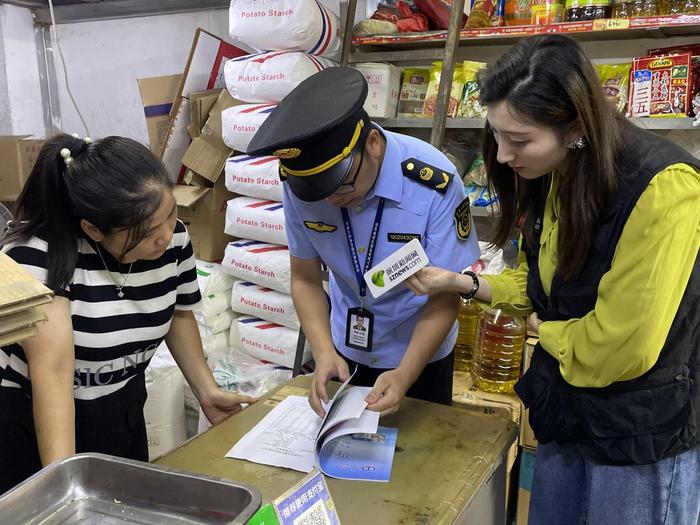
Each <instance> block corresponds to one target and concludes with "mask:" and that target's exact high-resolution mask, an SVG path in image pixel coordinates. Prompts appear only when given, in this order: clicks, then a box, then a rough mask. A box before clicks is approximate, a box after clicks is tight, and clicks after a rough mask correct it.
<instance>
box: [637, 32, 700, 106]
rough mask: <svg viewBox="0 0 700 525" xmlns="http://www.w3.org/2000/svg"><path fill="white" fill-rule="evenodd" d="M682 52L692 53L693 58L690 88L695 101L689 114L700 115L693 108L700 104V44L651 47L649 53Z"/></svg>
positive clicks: (674, 53)
mask: <svg viewBox="0 0 700 525" xmlns="http://www.w3.org/2000/svg"><path fill="white" fill-rule="evenodd" d="M680 53H690V54H691V55H692V56H693V58H692V59H691V63H690V64H691V70H692V71H691V75H692V82H691V84H690V85H691V86H692V87H691V88H690V100H691V101H692V102H693V103H691V104H690V107H689V108H688V116H691V117H692V116H696V117H700V112H699V111H698V110H697V109H693V108H694V105H700V44H689V45H686V46H675V47H674V46H671V47H660V48H657V49H650V50H649V52H648V53H647V54H648V55H649V56H661V55H677V54H680Z"/></svg>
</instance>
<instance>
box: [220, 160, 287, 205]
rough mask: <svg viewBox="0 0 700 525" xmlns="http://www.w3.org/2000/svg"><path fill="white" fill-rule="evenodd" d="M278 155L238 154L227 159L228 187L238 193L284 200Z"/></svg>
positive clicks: (259, 197) (258, 197) (266, 198)
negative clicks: (254, 155) (256, 155)
mask: <svg viewBox="0 0 700 525" xmlns="http://www.w3.org/2000/svg"><path fill="white" fill-rule="evenodd" d="M279 165H280V163H279V159H278V158H277V157H251V156H250V155H238V156H236V157H231V158H230V159H228V161H226V189H227V190H228V191H230V192H233V193H237V194H238V195H245V196H248V197H255V198H257V199H265V200H273V201H282V181H281V180H280V176H279Z"/></svg>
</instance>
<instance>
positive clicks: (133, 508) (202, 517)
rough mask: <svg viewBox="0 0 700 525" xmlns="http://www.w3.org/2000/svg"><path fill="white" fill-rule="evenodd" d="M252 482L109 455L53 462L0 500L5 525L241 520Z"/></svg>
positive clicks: (249, 508) (251, 499)
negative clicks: (214, 476) (204, 474)
mask: <svg viewBox="0 0 700 525" xmlns="http://www.w3.org/2000/svg"><path fill="white" fill-rule="evenodd" d="M260 500H261V499H260V493H259V492H258V491H257V490H256V489H255V488H253V487H251V486H249V485H244V484H242V483H237V482H234V481H228V480H224V479H219V478H213V477H209V476H203V475H200V474H192V473H189V472H184V471H179V470H174V469H169V468H166V467H160V466H156V465H151V464H149V463H142V462H140V461H132V460H128V459H123V458H117V457H113V456H107V455H104V454H78V455H75V456H72V457H70V458H67V459H65V460H62V461H58V462H56V463H53V464H52V465H49V466H48V467H46V468H45V469H43V470H41V471H39V472H37V473H36V474H35V475H34V476H32V477H31V478H29V479H27V480H26V481H25V482H24V483H22V484H20V485H18V486H17V487H15V488H14V489H12V490H10V491H8V492H6V493H5V494H4V495H2V497H0V516H1V518H0V521H1V522H2V524H3V525H15V524H16V525H39V524H41V525H47V524H71V523H81V524H95V525H97V524H100V525H114V524H121V523H132V524H133V523H142V524H149V525H151V524H157V523H167V524H173V525H179V524H188V525H190V524H202V523H209V524H230V525H233V524H244V523H245V522H246V521H247V520H248V518H250V517H251V516H252V515H253V514H254V513H255V511H256V510H257V509H258V507H260Z"/></svg>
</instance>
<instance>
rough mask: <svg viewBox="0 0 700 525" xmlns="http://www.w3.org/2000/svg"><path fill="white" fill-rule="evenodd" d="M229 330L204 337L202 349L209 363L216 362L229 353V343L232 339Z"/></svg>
mask: <svg viewBox="0 0 700 525" xmlns="http://www.w3.org/2000/svg"><path fill="white" fill-rule="evenodd" d="M229 330H230V327H229ZM229 330H225V331H223V332H219V333H218V334H212V335H208V336H206V337H202V349H203V350H204V357H205V358H206V359H207V362H210V361H215V360H216V359H218V358H219V356H221V355H223V354H225V353H226V352H227V351H228V341H229V339H230V338H231V334H230V332H229Z"/></svg>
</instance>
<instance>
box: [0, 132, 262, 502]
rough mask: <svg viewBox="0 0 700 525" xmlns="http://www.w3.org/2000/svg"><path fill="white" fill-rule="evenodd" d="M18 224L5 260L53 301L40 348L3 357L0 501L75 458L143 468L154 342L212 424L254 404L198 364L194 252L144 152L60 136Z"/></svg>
mask: <svg viewBox="0 0 700 525" xmlns="http://www.w3.org/2000/svg"><path fill="white" fill-rule="evenodd" d="M17 216H18V221H17V222H16V224H15V225H14V227H13V228H12V229H10V231H9V233H8V236H7V237H6V238H5V239H4V241H3V242H4V246H3V250H4V251H5V252H6V253H7V254H8V255H9V256H10V257H12V258H13V259H14V260H15V261H17V262H18V263H20V264H21V265H23V266H24V267H25V268H26V269H27V270H28V271H29V272H30V273H32V274H33V275H34V276H35V277H36V278H37V279H38V280H40V281H41V282H43V283H45V284H46V285H47V286H48V287H49V288H51V289H52V290H53V291H54V293H55V297H54V299H53V302H52V303H51V304H49V305H48V306H47V307H46V308H45V311H46V314H47V316H48V321H47V322H45V323H43V324H41V326H40V327H39V335H38V336H36V337H33V338H31V339H28V340H26V341H23V342H22V343H21V344H15V345H10V346H6V347H3V348H0V493H2V492H4V491H6V490H8V489H10V488H11V487H13V486H14V485H15V484H17V483H19V482H21V481H22V480H24V479H25V478H26V477H28V476H29V475H31V474H32V473H34V472H35V471H37V470H39V469H40V468H41V467H42V466H43V465H47V464H49V463H51V462H53V461H55V460H58V459H61V458H64V457H66V456H70V455H71V454H74V453H76V452H102V453H107V454H113V455H117V456H122V457H128V458H132V459H139V460H144V461H145V460H148V448H147V442H146V429H145V423H144V418H143V404H144V402H145V400H146V389H145V382H144V370H145V369H146V367H147V366H148V363H149V361H150V359H151V357H152V356H153V354H154V352H155V349H156V348H157V347H158V345H159V344H160V343H161V342H162V341H163V340H165V341H166V343H167V345H168V348H169V349H170V351H171V352H172V354H173V356H174V357H175V360H176V361H177V363H178V365H179V366H180V368H181V369H182V371H183V373H184V375H185V378H186V379H187V381H188V382H189V384H190V386H191V387H192V390H193V391H194V393H195V395H196V396H197V398H198V400H199V402H200V404H201V406H202V409H203V411H204V413H205V415H206V416H207V418H208V419H209V420H210V421H211V422H212V423H217V422H218V421H220V420H221V419H223V418H224V417H226V416H227V415H229V414H230V413H233V412H235V411H237V410H238V409H239V408H240V403H250V402H253V401H254V399H252V398H250V397H248V396H242V395H238V394H235V393H232V392H226V391H223V390H221V389H219V388H218V386H217V385H216V383H215V381H214V379H213V377H212V375H211V372H210V371H209V368H208V367H207V364H206V362H205V360H204V355H203V352H202V345H201V341H200V338H199V333H198V331H197V325H196V321H195V319H194V316H193V314H192V308H193V307H194V306H195V304H196V303H197V302H198V301H199V300H200V292H199V289H198V286H197V277H196V273H195V260H194V255H193V253H192V245H191V243H190V239H189V235H188V233H187V230H186V229H185V226H184V225H183V224H182V223H181V222H179V221H178V220H177V217H176V204H175V199H174V197H173V192H172V183H171V181H170V180H169V179H168V176H167V173H166V172H165V168H164V167H163V165H162V164H161V163H160V162H159V161H158V160H157V159H156V157H155V156H154V155H153V154H152V153H151V152H150V151H149V150H148V149H147V148H145V147H144V146H142V145H140V144H138V143H137V142H134V141H133V140H130V139H126V138H121V137H107V138H104V139H101V140H98V141H96V142H92V141H90V140H89V139H85V140H82V139H78V138H74V137H71V136H69V135H58V136H57V137H55V138H53V139H51V140H49V141H48V142H47V143H46V144H45V146H44V147H43V148H42V150H41V152H40V154H39V157H38V160H37V163H36V165H35V166H34V169H33V170H32V173H31V175H30V177H29V180H28V181H27V185H26V187H25V189H24V191H23V193H22V195H21V196H20V199H19V202H18V204H17Z"/></svg>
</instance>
